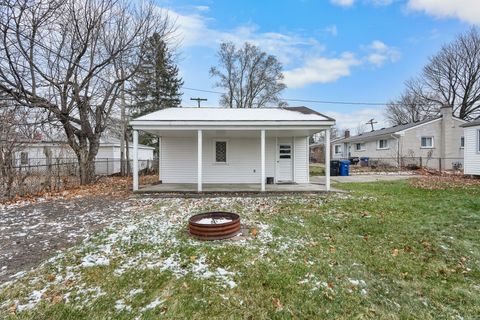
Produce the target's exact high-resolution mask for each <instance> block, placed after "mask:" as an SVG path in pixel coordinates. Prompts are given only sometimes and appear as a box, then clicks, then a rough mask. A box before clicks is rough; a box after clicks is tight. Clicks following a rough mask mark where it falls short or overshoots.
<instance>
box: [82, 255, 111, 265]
mask: <svg viewBox="0 0 480 320" xmlns="http://www.w3.org/2000/svg"><path fill="white" fill-rule="evenodd" d="M109 264H110V260H109V259H108V258H107V257H104V256H100V255H96V254H89V255H86V256H85V257H83V258H82V263H81V264H80V265H81V266H82V267H86V268H87V267H94V266H108V265H109Z"/></svg>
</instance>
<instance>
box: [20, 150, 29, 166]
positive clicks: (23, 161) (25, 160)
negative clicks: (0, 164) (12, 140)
mask: <svg viewBox="0 0 480 320" xmlns="http://www.w3.org/2000/svg"><path fill="white" fill-rule="evenodd" d="M20 164H21V165H27V164H28V152H25V151H23V152H21V153H20Z"/></svg>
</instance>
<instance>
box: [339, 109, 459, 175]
mask: <svg viewBox="0 0 480 320" xmlns="http://www.w3.org/2000/svg"><path fill="white" fill-rule="evenodd" d="M465 123H466V121H465V120H462V119H459V118H456V117H454V116H453V115H452V108H451V107H444V108H442V109H441V115H440V116H439V117H435V118H431V119H427V120H423V121H419V122H413V123H408V124H404V125H397V126H393V127H389V128H382V129H380V130H374V131H371V132H366V133H363V134H360V135H356V136H351V137H350V136H346V137H345V138H343V139H339V140H333V141H332V143H331V145H332V158H333V159H349V158H369V162H370V163H375V164H377V165H386V166H407V165H410V164H411V165H420V166H426V167H429V168H434V169H440V170H445V169H446V170H449V169H456V168H462V166H463V150H464V138H463V128H462V127H461V125H463V124H465Z"/></svg>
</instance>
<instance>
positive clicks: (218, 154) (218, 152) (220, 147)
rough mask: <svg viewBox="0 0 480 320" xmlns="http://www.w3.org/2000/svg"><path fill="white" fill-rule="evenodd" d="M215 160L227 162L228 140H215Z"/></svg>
mask: <svg viewBox="0 0 480 320" xmlns="http://www.w3.org/2000/svg"><path fill="white" fill-rule="evenodd" d="M215 162H216V163H227V141H221V140H217V141H215Z"/></svg>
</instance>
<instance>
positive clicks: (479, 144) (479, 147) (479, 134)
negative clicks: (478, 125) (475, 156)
mask: <svg viewBox="0 0 480 320" xmlns="http://www.w3.org/2000/svg"><path fill="white" fill-rule="evenodd" d="M477 152H480V129H479V130H477Z"/></svg>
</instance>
